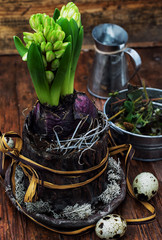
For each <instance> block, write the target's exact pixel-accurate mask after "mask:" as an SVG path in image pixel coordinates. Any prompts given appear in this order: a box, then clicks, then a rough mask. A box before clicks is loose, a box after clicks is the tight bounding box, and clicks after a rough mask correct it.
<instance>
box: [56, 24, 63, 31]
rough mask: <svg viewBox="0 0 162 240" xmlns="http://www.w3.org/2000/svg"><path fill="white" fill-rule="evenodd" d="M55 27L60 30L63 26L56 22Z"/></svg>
mask: <svg viewBox="0 0 162 240" xmlns="http://www.w3.org/2000/svg"><path fill="white" fill-rule="evenodd" d="M54 29H55V30H57V31H58V30H60V31H61V30H62V28H61V26H60V25H59V24H57V23H55V27H54Z"/></svg>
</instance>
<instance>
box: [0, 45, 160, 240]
mask: <svg viewBox="0 0 162 240" xmlns="http://www.w3.org/2000/svg"><path fill="white" fill-rule="evenodd" d="M136 50H137V51H138V52H139V54H140V56H141V58H142V67H141V70H140V72H139V75H140V77H141V79H142V80H145V81H146V85H147V86H151V87H157V88H162V68H161V66H162V48H146V49H136ZM93 57H94V52H93V51H88V52H82V54H81V56H80V59H79V63H78V68H77V72H76V82H75V88H76V89H77V90H78V91H84V92H87V89H86V85H87V80H88V78H89V75H90V72H91V67H92V62H93ZM133 83H139V79H138V78H137V77H135V78H134V79H133ZM88 95H89V94H88ZM89 96H90V95H89ZM90 97H91V96H90ZM91 98H92V99H93V100H94V101H95V102H96V105H97V107H98V108H99V109H101V110H102V109H103V104H104V100H99V99H97V98H94V97H91ZM35 101H36V96H35V93H34V89H33V86H32V82H31V79H30V77H29V74H28V70H27V66H26V63H23V62H22V61H21V58H20V57H19V56H14V55H13V56H1V57H0V130H1V131H2V132H6V131H10V130H13V131H16V132H18V133H19V134H21V130H22V125H23V122H24V117H23V114H22V111H23V110H24V109H26V108H27V107H28V108H31V107H32V105H33V104H34V103H35ZM122 165H124V164H123V163H122ZM123 168H124V166H123ZM143 171H148V172H152V173H153V174H154V175H155V176H156V177H157V178H158V180H159V183H160V189H159V191H158V194H157V195H156V196H155V197H154V198H153V199H152V200H151V203H153V204H154V206H155V208H156V212H157V219H156V220H155V221H154V222H153V223H150V224H147V225H140V226H134V225H133V226H130V225H129V226H128V229H127V232H126V234H125V236H124V237H123V238H122V239H124V240H130V239H132V240H137V239H138V240H143V239H144V240H160V239H161V232H160V231H161V227H162V218H161V216H162V207H161V199H162V161H158V162H150V163H148V162H137V161H132V163H131V168H130V180H131V182H132V180H133V179H134V177H135V176H136V175H137V174H139V173H140V172H143ZM116 213H118V214H121V215H122V216H123V217H124V218H136V217H142V216H148V215H149V212H148V211H147V210H145V209H144V208H143V207H142V206H141V205H140V204H139V203H137V202H136V201H134V200H133V199H131V198H130V197H129V196H128V195H127V197H126V199H125V201H124V202H123V203H122V204H121V205H120V206H119V207H118V208H117V210H116ZM0 239H1V240H22V239H23V240H38V239H41V240H47V239H52V240H99V239H98V238H97V237H96V235H95V233H94V231H91V232H89V233H87V234H86V235H83V236H76V237H74V236H61V235H59V234H55V233H53V232H50V231H48V230H46V229H44V228H42V227H40V226H38V225H37V224H35V223H34V222H32V221H31V220H30V219H28V218H26V217H25V216H23V215H22V214H20V213H19V212H18V211H17V210H16V209H15V207H14V206H12V204H11V203H10V201H9V199H8V197H7V196H6V194H5V191H4V189H3V187H2V185H0Z"/></svg>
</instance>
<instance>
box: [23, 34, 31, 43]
mask: <svg viewBox="0 0 162 240" xmlns="http://www.w3.org/2000/svg"><path fill="white" fill-rule="evenodd" d="M23 40H24V42H25V43H26V44H28V42H30V40H29V39H28V38H27V37H26V36H23Z"/></svg>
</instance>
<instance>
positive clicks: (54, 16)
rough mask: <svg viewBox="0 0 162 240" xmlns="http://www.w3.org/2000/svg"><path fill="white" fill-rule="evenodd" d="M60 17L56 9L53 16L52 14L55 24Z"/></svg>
mask: <svg viewBox="0 0 162 240" xmlns="http://www.w3.org/2000/svg"><path fill="white" fill-rule="evenodd" d="M59 16H60V11H59V9H58V8H55V11H54V14H53V19H54V21H55V22H56V20H57V19H58V18H59Z"/></svg>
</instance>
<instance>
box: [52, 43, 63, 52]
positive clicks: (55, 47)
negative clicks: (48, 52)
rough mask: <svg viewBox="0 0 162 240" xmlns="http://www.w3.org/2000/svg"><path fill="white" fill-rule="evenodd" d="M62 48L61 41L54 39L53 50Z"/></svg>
mask: <svg viewBox="0 0 162 240" xmlns="http://www.w3.org/2000/svg"><path fill="white" fill-rule="evenodd" d="M61 48H62V41H56V42H55V43H54V44H53V50H59V49H61Z"/></svg>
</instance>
